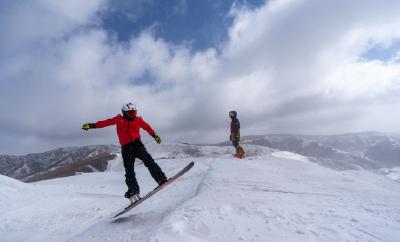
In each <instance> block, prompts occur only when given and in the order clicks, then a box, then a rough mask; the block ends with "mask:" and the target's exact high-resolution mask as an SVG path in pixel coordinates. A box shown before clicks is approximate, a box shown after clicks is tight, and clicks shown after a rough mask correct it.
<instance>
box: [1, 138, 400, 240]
mask: <svg viewBox="0 0 400 242" xmlns="http://www.w3.org/2000/svg"><path fill="white" fill-rule="evenodd" d="M161 147H162V146H161ZM164 147H165V148H164V150H163V149H162V148H160V146H159V147H158V148H157V150H156V149H154V150H152V147H149V151H150V152H153V153H154V156H155V157H159V158H161V157H163V159H158V160H157V162H158V164H159V165H160V166H161V167H162V168H163V170H164V171H165V172H166V173H167V175H168V176H172V175H174V174H175V173H176V172H178V171H179V170H180V169H181V168H183V167H184V166H185V165H186V164H187V163H188V162H189V161H192V160H193V161H195V166H194V167H193V168H192V169H191V170H190V171H189V172H188V173H186V174H185V175H184V176H182V177H181V178H179V179H178V180H177V181H175V182H174V183H172V184H171V185H169V186H167V187H166V188H165V189H163V190H161V191H160V192H159V193H157V194H156V195H154V196H153V197H151V198H150V199H149V200H146V201H145V202H144V203H143V204H141V205H140V206H138V207H136V208H134V209H133V210H131V211H130V212H128V213H127V214H125V215H124V216H121V217H119V218H116V219H111V217H112V216H113V215H114V214H115V213H117V212H118V211H120V210H121V209H122V208H123V207H124V206H126V205H127V204H128V202H127V200H126V199H124V198H123V197H122V195H123V193H124V192H125V189H126V188H125V184H124V173H123V172H122V165H121V159H120V158H119V157H118V158H117V159H116V160H114V161H113V162H112V163H111V164H110V167H109V171H107V172H103V173H100V172H98V173H88V174H80V175H77V176H73V177H66V178H59V179H53V180H46V181H41V182H36V183H30V184H25V183H21V182H19V181H16V180H14V179H11V178H8V177H4V176H0V214H1V215H0V216H1V217H0V241H2V242H18V241H24V242H25V241H35V242H36V241H37V242H39V241H70V242H78V241H85V242H92V241H93V242H95V241H96V242H99V241H126V242H128V241H150V242H164V241H174V242H175V241H182V242H191V241H193V242H195V241H335V242H336V241H390V242H392V241H393V242H395V241H400V183H399V182H396V181H393V180H390V179H388V178H386V177H384V176H383V175H379V174H375V173H370V172H367V171H345V172H343V171H335V170H331V169H329V168H325V167H321V166H319V165H317V164H314V163H312V162H309V161H308V160H307V158H305V157H302V156H300V155H296V154H293V153H290V152H281V151H274V150H270V149H267V148H262V147H257V146H251V145H249V146H245V148H246V150H248V153H249V157H248V158H246V159H243V160H238V159H236V158H233V157H231V155H230V152H232V148H230V147H212V146H209V147H195V148H194V149H195V150H196V152H195V154H196V156H198V157H190V156H188V155H187V153H186V155H184V154H183V153H180V152H181V150H180V148H179V146H178V145H177V146H176V147H175V146H174V145H169V146H164ZM174 147H175V148H174ZM158 152H159V153H158ZM157 154H159V155H157ZM199 154H201V156H200V155H199ZM171 157H173V158H171ZM136 174H137V178H138V181H139V183H140V185H141V192H142V194H145V193H147V192H148V191H150V190H152V189H153V188H154V187H155V186H156V183H155V182H154V181H153V180H152V178H151V176H150V175H149V173H148V171H147V169H146V168H145V167H144V165H143V164H142V163H140V162H137V163H136Z"/></svg>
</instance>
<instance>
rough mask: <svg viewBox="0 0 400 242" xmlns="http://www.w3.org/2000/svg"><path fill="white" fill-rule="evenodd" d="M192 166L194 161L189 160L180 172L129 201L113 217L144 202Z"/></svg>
mask: <svg viewBox="0 0 400 242" xmlns="http://www.w3.org/2000/svg"><path fill="white" fill-rule="evenodd" d="M193 166H194V162H193V161H192V162H190V163H189V164H188V165H187V166H186V167H185V168H183V169H182V170H181V171H180V172H178V173H176V175H175V176H173V177H171V178H170V179H168V180H167V181H166V182H165V183H164V184H162V185H161V186H158V187H156V188H154V190H153V191H151V192H149V193H147V194H146V196H144V197H141V198H140V199H139V200H137V201H136V202H134V203H131V204H130V205H129V206H128V207H126V208H124V210H122V211H121V212H119V213H117V214H116V215H115V216H114V217H113V218H116V217H118V216H120V215H122V214H124V213H126V212H128V211H129V210H131V209H132V208H134V207H136V206H137V205H139V204H141V203H142V202H144V201H145V200H146V199H148V198H149V197H151V196H153V195H154V194H156V193H157V192H158V191H160V190H161V189H163V188H164V187H166V186H168V185H169V184H171V183H172V182H173V181H175V180H176V179H178V178H179V177H180V176H182V175H183V174H185V173H186V172H187V171H188V170H190V168H192V167H193Z"/></svg>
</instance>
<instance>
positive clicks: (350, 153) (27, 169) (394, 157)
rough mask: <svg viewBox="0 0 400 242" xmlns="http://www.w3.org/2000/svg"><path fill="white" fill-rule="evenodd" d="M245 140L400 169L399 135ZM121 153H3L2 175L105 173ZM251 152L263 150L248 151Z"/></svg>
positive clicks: (160, 150)
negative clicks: (15, 154) (9, 154)
mask: <svg viewBox="0 0 400 242" xmlns="http://www.w3.org/2000/svg"><path fill="white" fill-rule="evenodd" d="M241 142H242V144H244V145H245V146H246V145H257V146H264V147H268V148H271V149H276V150H282V151H290V152H293V153H297V154H300V155H303V156H306V157H307V158H308V159H309V160H310V161H312V162H315V163H318V164H320V165H322V166H326V167H330V168H333V169H336V170H351V169H357V170H358V169H367V170H374V171H376V170H379V171H381V172H382V171H383V170H387V172H388V173H389V172H390V169H392V168H395V167H398V169H400V168H399V167H400V135H395V134H384V133H378V132H364V133H353V134H341V135H294V134H270V135H252V136H245V137H242V141H241ZM149 145H150V144H149ZM230 145H231V144H230V143H229V142H223V143H219V144H216V145H211V146H230ZM150 147H151V149H152V155H154V156H153V157H154V158H158V159H163V158H164V159H166V158H176V157H182V158H184V157H202V156H207V155H211V156H212V153H210V154H204V153H202V152H201V148H200V145H191V144H164V145H161V146H159V145H155V146H154V147H152V146H150ZM248 148H250V147H248ZM153 152H154V154H153ZM218 152H221V151H218ZM224 152H226V154H227V155H229V154H230V153H232V152H233V148H232V149H231V148H228V147H227V149H224ZM117 154H120V148H119V147H117V146H113V145H99V146H84V147H70V148H59V149H55V150H51V151H48V152H44V153H40V154H29V155H25V156H8V155H0V174H2V175H6V176H9V177H13V178H16V179H19V180H21V181H25V182H34V181H39V180H44V179H51V178H56V177H64V176H71V175H75V174H76V173H77V172H93V171H104V170H106V169H107V167H108V165H109V161H111V160H114V159H115V158H116V157H117ZM248 155H249V156H257V155H259V154H258V153H257V151H250V150H249V153H248ZM383 168H384V169H383ZM396 169H397V168H396Z"/></svg>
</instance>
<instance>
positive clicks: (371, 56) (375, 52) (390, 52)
mask: <svg viewBox="0 0 400 242" xmlns="http://www.w3.org/2000/svg"><path fill="white" fill-rule="evenodd" d="M399 51H400V40H397V41H394V42H393V43H392V44H390V45H389V46H384V45H382V44H377V45H374V46H372V48H370V49H369V50H368V51H367V52H365V53H364V54H363V55H362V58H363V59H367V60H380V61H384V62H387V61H390V60H391V59H393V58H394V57H396V54H397V52H399Z"/></svg>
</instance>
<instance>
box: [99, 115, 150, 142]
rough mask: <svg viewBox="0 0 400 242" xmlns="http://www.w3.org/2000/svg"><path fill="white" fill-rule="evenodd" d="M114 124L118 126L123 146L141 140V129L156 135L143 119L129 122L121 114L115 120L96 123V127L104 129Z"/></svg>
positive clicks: (137, 118)
mask: <svg viewBox="0 0 400 242" xmlns="http://www.w3.org/2000/svg"><path fill="white" fill-rule="evenodd" d="M114 124H115V125H116V126H117V134H118V138H119V143H120V144H121V146H123V145H126V144H128V143H130V142H131V141H134V140H136V139H138V140H140V132H139V131H140V128H143V129H144V130H146V131H147V133H149V134H150V135H151V136H153V135H154V134H155V132H154V130H153V129H152V128H151V126H150V125H149V124H148V123H146V121H144V120H143V118H142V117H136V118H135V119H134V120H132V121H128V120H127V119H125V118H124V117H123V116H122V115H121V114H118V115H117V116H115V117H114V118H110V119H106V120H102V121H98V122H96V123H95V127H96V128H104V127H107V126H110V125H114Z"/></svg>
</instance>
